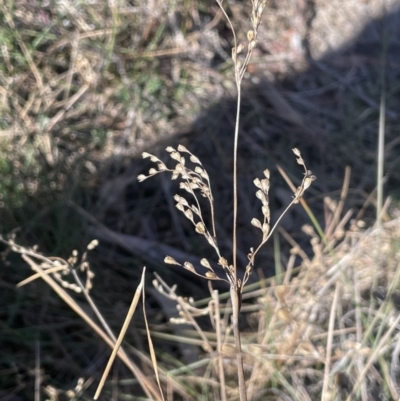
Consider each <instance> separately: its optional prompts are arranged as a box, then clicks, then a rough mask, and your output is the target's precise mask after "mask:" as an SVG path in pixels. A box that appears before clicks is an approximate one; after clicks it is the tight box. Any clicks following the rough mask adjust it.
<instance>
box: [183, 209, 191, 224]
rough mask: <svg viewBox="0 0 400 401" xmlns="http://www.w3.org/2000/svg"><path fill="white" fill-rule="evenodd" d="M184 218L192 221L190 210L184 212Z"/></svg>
mask: <svg viewBox="0 0 400 401" xmlns="http://www.w3.org/2000/svg"><path fill="white" fill-rule="evenodd" d="M185 216H186V217H187V218H188V219H189V220H192V221H193V212H192V211H191V210H190V209H186V210H185Z"/></svg>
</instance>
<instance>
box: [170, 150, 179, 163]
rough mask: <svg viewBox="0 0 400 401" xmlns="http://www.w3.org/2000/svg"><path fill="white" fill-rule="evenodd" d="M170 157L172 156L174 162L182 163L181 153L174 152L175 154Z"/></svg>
mask: <svg viewBox="0 0 400 401" xmlns="http://www.w3.org/2000/svg"><path fill="white" fill-rule="evenodd" d="M170 156H171V158H172V159H174V160H176V161H178V162H180V161H181V154H180V153H179V152H176V151H173V152H172V153H171V154H170Z"/></svg>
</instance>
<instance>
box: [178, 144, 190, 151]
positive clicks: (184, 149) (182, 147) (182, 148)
mask: <svg viewBox="0 0 400 401" xmlns="http://www.w3.org/2000/svg"><path fill="white" fill-rule="evenodd" d="M178 150H179V152H186V153H189V151H188V150H187V149H186V148H185V147H184V146H183V145H178Z"/></svg>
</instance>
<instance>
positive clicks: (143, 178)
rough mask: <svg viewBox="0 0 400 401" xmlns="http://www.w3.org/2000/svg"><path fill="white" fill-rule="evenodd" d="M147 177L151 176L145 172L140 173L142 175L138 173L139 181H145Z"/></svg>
mask: <svg viewBox="0 0 400 401" xmlns="http://www.w3.org/2000/svg"><path fill="white" fill-rule="evenodd" d="M146 178H149V177H146V176H145V175H144V174H140V175H138V178H137V179H138V181H139V182H142V181H144V180H145V179H146Z"/></svg>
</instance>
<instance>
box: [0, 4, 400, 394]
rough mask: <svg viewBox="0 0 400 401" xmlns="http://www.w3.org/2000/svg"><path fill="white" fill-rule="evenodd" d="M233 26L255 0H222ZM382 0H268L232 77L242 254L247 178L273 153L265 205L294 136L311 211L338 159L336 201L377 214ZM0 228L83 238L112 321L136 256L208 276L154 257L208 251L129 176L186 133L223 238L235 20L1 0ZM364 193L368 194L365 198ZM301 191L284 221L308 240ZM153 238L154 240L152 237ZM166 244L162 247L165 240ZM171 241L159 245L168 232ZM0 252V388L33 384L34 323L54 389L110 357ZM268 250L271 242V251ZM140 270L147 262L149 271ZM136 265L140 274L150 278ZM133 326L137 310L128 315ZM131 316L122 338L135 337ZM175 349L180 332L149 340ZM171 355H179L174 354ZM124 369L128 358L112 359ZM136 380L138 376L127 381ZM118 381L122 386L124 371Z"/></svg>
mask: <svg viewBox="0 0 400 401" xmlns="http://www.w3.org/2000/svg"><path fill="white" fill-rule="evenodd" d="M225 6H226V8H227V11H228V14H229V15H230V16H231V18H232V20H233V21H234V24H235V27H236V29H237V31H238V33H239V41H240V40H243V39H244V38H245V35H246V32H247V30H248V29H249V12H251V7H250V4H247V2H241V1H229V2H227V3H226V4H225ZM395 6H396V2H395V1H394V0H393V1H391V2H390V1H387V2H386V9H385V8H382V5H381V2H380V1H378V0H376V1H375V0H367V1H361V0H351V1H345V0H334V1H330V2H326V1H323V0H307V1H306V0H287V1H274V0H271V1H270V2H269V4H268V5H267V9H266V12H265V14H264V17H265V21H263V25H262V27H261V31H260V35H259V43H258V47H257V49H256V51H255V54H254V58H253V60H252V62H251V64H250V66H249V69H248V73H247V75H246V78H245V82H244V98H243V110H242V120H241V137H240V144H239V157H240V160H239V174H240V183H239V192H240V194H239V197H240V202H241V209H240V215H239V236H240V246H241V254H240V255H239V256H240V258H242V260H246V254H247V252H248V249H249V247H250V246H254V245H255V244H256V243H257V234H258V233H257V230H254V229H253V228H251V227H250V225H249V221H250V220H251V217H254V216H258V214H259V205H258V203H257V200H256V198H255V197H254V196H253V193H254V192H255V188H254V186H253V184H252V181H253V179H254V178H255V177H257V176H260V175H261V174H262V171H263V170H264V169H265V168H269V169H270V170H271V171H272V177H273V178H272V189H271V197H272V199H271V203H272V210H276V212H275V213H276V214H275V218H276V216H278V215H279V212H280V211H282V210H283V208H284V206H285V205H286V204H287V203H288V201H290V197H291V191H290V190H289V189H288V188H287V185H286V184H285V183H284V181H283V180H282V179H281V178H280V176H279V173H278V172H277V169H276V165H277V164H279V165H280V166H282V167H283V168H284V169H285V171H286V172H287V174H288V175H289V176H290V177H291V178H292V179H293V181H294V182H295V183H299V182H300V181H301V170H299V168H298V166H297V165H296V163H295V158H294V157H293V155H292V153H291V148H293V147H298V148H299V149H300V150H301V152H302V156H303V158H304V159H305V160H306V162H307V164H308V166H309V167H310V168H311V169H312V170H313V172H314V173H315V174H316V175H317V177H318V181H317V182H316V183H315V185H314V187H313V188H312V190H311V191H310V194H308V202H309V205H310V207H311V208H312V210H313V212H314V213H315V214H316V216H317V217H318V220H319V222H320V224H321V225H322V226H324V224H325V221H324V218H325V216H326V211H327V209H328V208H329V205H328V204H327V203H326V202H325V203H324V197H326V196H329V199H331V200H332V201H333V202H336V201H337V200H338V199H339V197H340V190H341V187H342V184H343V179H344V171H345V168H346V166H349V167H350V168H351V179H350V191H349V195H348V197H347V199H346V208H345V209H346V210H348V209H353V210H354V215H353V216H354V217H355V216H356V215H357V213H361V214H360V215H359V216H358V218H362V219H364V220H365V221H367V222H371V221H373V218H374V213H375V209H374V199H375V197H372V198H369V196H370V194H371V193H373V192H374V190H375V185H376V153H377V133H378V120H379V104H380V96H381V90H382V82H383V81H385V82H386V94H385V95H386V111H385V113H386V121H387V124H386V146H385V162H386V169H385V172H386V184H385V193H386V195H389V194H390V195H391V196H392V197H393V200H392V205H396V204H397V206H398V202H399V198H400V192H399V184H400V107H399V106H400V57H399V55H400V14H399V10H398V9H396V7H395ZM0 46H1V48H0V229H1V234H2V235H3V236H4V237H6V236H7V235H9V234H10V233H13V235H15V238H16V242H18V243H19V244H22V245H26V246H34V245H37V246H38V249H39V250H40V252H43V253H44V254H46V255H52V256H60V257H64V258H68V257H69V256H70V255H71V253H72V251H73V250H74V249H77V250H78V251H79V252H83V251H84V250H85V248H86V246H87V244H88V243H89V242H90V241H91V239H93V238H98V239H99V240H100V246H99V247H97V248H96V249H95V250H94V251H92V252H91V253H90V257H89V258H90V261H91V267H92V270H93V271H94V273H95V274H96V276H95V279H94V288H93V290H92V295H93V297H94V299H96V300H98V306H99V308H100V309H101V311H102V312H103V313H104V315H105V318H106V320H107V321H108V322H109V323H110V325H111V326H114V327H115V328H118V327H119V326H120V325H121V322H122V321H123V318H124V315H125V312H126V310H127V307H128V304H129V300H130V298H131V296H132V293H133V289H134V288H135V286H136V284H137V281H138V278H139V276H140V273H141V267H142V266H143V265H144V264H146V265H147V266H148V270H149V271H150V272H152V271H156V272H158V273H159V274H161V275H162V277H163V278H164V279H165V280H166V281H168V282H169V283H170V284H173V283H177V284H178V285H180V290H181V292H182V293H183V295H186V296H189V295H193V296H196V297H202V296H206V294H207V287H206V283H203V282H201V281H198V280H194V279H193V277H192V276H190V275H187V274H186V273H183V272H182V271H181V270H178V269H176V270H175V269H173V268H170V267H165V266H164V264H163V258H164V256H165V253H166V252H169V251H173V252H184V254H185V255H189V256H188V257H193V258H196V257H203V256H207V255H209V250H208V248H207V244H205V243H204V242H203V239H202V238H199V237H197V236H196V234H195V233H194V232H192V230H191V227H190V225H188V224H187V222H186V221H185V220H184V219H181V218H180V216H179V214H178V212H177V211H175V208H174V205H173V202H172V195H173V194H174V193H175V191H176V190H177V188H176V187H175V186H174V185H173V184H171V183H170V181H169V179H167V178H166V177H165V178H162V177H161V178H159V179H158V178H157V179H153V180H149V181H146V182H145V183H142V184H140V185H139V184H138V182H137V179H136V177H137V175H138V174H140V173H144V172H147V170H148V168H149V165H148V164H147V162H146V161H143V160H142V159H141V157H140V155H141V152H142V151H144V150H151V151H152V152H153V153H156V154H158V155H162V156H161V157H162V158H163V160H164V153H163V149H164V148H165V147H166V145H173V146H176V144H178V143H182V144H184V145H185V146H187V147H188V148H189V149H190V150H191V151H192V152H193V153H194V154H196V155H197V156H198V157H199V158H200V159H201V160H202V162H203V164H204V165H205V166H206V168H207V171H208V173H209V175H210V176H211V182H212V185H213V188H214V194H215V197H216V200H215V203H216V210H217V221H218V224H219V227H218V230H219V238H220V241H221V243H222V248H223V249H226V250H229V249H230V247H231V234H230V232H231V231H230V230H231V224H232V212H231V210H232V190H231V183H232V173H231V170H232V138H233V129H232V127H233V124H234V116H235V93H236V88H235V85H234V80H233V72H232V61H231V59H230V54H231V46H232V36H231V33H230V30H229V27H228V26H227V23H226V21H225V20H224V18H223V15H222V13H221V11H220V10H219V8H218V6H217V4H216V3H214V2H213V1H211V0H198V1H192V0H174V1H169V2H166V1H160V0H149V1H147V2H143V1H140V0H137V1H128V0H126V1H122V0H108V1H105V0H103V1H102V0H90V1H69V0H66V1H53V0H43V1H38V0H17V1H8V0H0ZM367 199H368V201H367ZM307 219H308V218H307V216H306V215H305V214H304V212H303V211H302V210H301V209H300V208H297V209H293V211H292V212H291V213H290V214H289V215H288V217H287V218H285V220H284V222H283V225H282V227H283V229H284V230H285V231H287V232H289V233H290V234H291V236H292V237H293V238H295V239H296V241H298V243H299V244H301V246H302V247H303V248H304V250H305V252H306V253H311V247H310V245H309V244H308V239H304V234H302V232H301V227H302V226H303V224H304V223H306V222H307V221H308V220H307ZM161 244H164V245H161ZM163 246H164V247H163ZM165 246H166V247H169V248H165ZM288 249H289V248H288V245H286V242H285V239H283V238H279V237H277V238H275V242H271V244H269V245H268V246H267V247H266V249H265V251H264V253H262V254H261V256H260V258H259V270H258V273H257V275H254V277H253V281H257V280H259V279H260V278H262V277H263V276H270V275H271V274H272V273H273V272H274V268H275V264H276V260H277V256H279V257H278V259H279V260H280V259H282V260H283V261H285V260H286V259H287V258H288V254H287V252H288ZM3 250H4V253H3V259H2V262H0V263H1V270H0V288H1V290H0V323H1V326H2V329H1V334H0V343H1V344H2V345H1V351H0V352H1V358H0V379H1V384H0V388H2V389H3V390H1V393H0V397H2V396H5V395H6V394H9V393H10V392H11V393H12V392H13V391H14V393H15V395H14V398H9V399H10V400H11V399H12V400H20V399H21V400H22V399H33V398H32V397H33V396H32V388H33V387H32V385H33V384H32V383H33V375H32V368H33V366H34V362H33V361H34V355H35V353H34V341H35V339H36V338H38V336H39V337H40V338H41V346H42V353H43V355H44V358H43V365H42V370H43V372H42V373H43V386H46V385H47V384H48V383H49V384H51V385H52V386H54V387H55V388H57V389H63V390H67V389H68V388H72V387H74V386H75V384H76V379H77V378H78V377H79V376H87V375H91V374H94V373H97V371H98V369H99V366H103V364H104V361H105V358H106V357H107V351H106V346H105V345H101V344H99V342H98V340H97V339H96V338H93V335H92V334H91V332H90V331H89V329H88V328H87V327H86V326H85V325H84V324H83V323H82V322H80V321H79V320H78V319H77V318H76V317H75V316H74V314H73V312H72V311H70V310H69V309H68V308H67V307H65V306H63V305H62V303H61V301H60V300H59V299H57V298H56V297H55V296H54V295H53V294H52V292H51V290H50V289H49V288H47V287H46V285H45V284H44V283H42V282H39V281H35V282H33V283H31V284H29V285H28V286H26V287H23V288H22V289H18V290H17V289H16V288H15V284H16V283H18V282H19V281H20V280H22V279H24V278H26V277H27V276H28V275H29V274H30V273H29V269H28V268H27V266H26V265H25V264H24V263H22V262H21V260H20V259H19V257H17V256H16V255H13V254H10V253H8V252H6V249H5V248H4V249H3ZM274 255H275V257H274ZM149 276H150V275H149ZM148 280H149V282H150V280H151V277H149V278H148ZM147 302H148V311H149V312H148V313H149V319H150V321H151V322H152V324H153V325H154V326H153V327H155V329H157V328H161V327H164V326H161V325H163V323H164V322H165V321H166V316H165V311H162V310H161V309H160V306H159V305H160V300H159V298H157V297H156V296H152V293H151V292H150V293H149V297H148V301H147ZM135 320H137V322H136V323H135V324H136V326H135V327H136V328H138V327H139V328H141V327H142V323H141V322H142V320H141V319H140V314H139V317H137V319H135ZM141 336H142V334H141V332H140V330H136V329H132V331H131V332H130V333H129V335H128V340H127V341H128V342H129V343H131V344H135V346H136V347H138V348H139V349H141V347H143V345H142V339H141ZM156 348H157V349H158V350H160V358H161V360H164V361H165V362H166V363H170V364H171V366H178V365H179V362H178V360H179V350H177V349H176V348H175V347H174V346H173V345H170V344H169V345H166V344H165V341H160V344H156ZM174 358H176V359H174ZM120 370H121V377H122V376H123V375H124V372H123V368H122V367H120ZM126 386H127V387H126V388H127V389H129V390H126V393H131V394H132V391H133V390H132V388H134V386H135V385H134V384H132V383H128V384H126ZM129 386H131V387H129Z"/></svg>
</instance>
